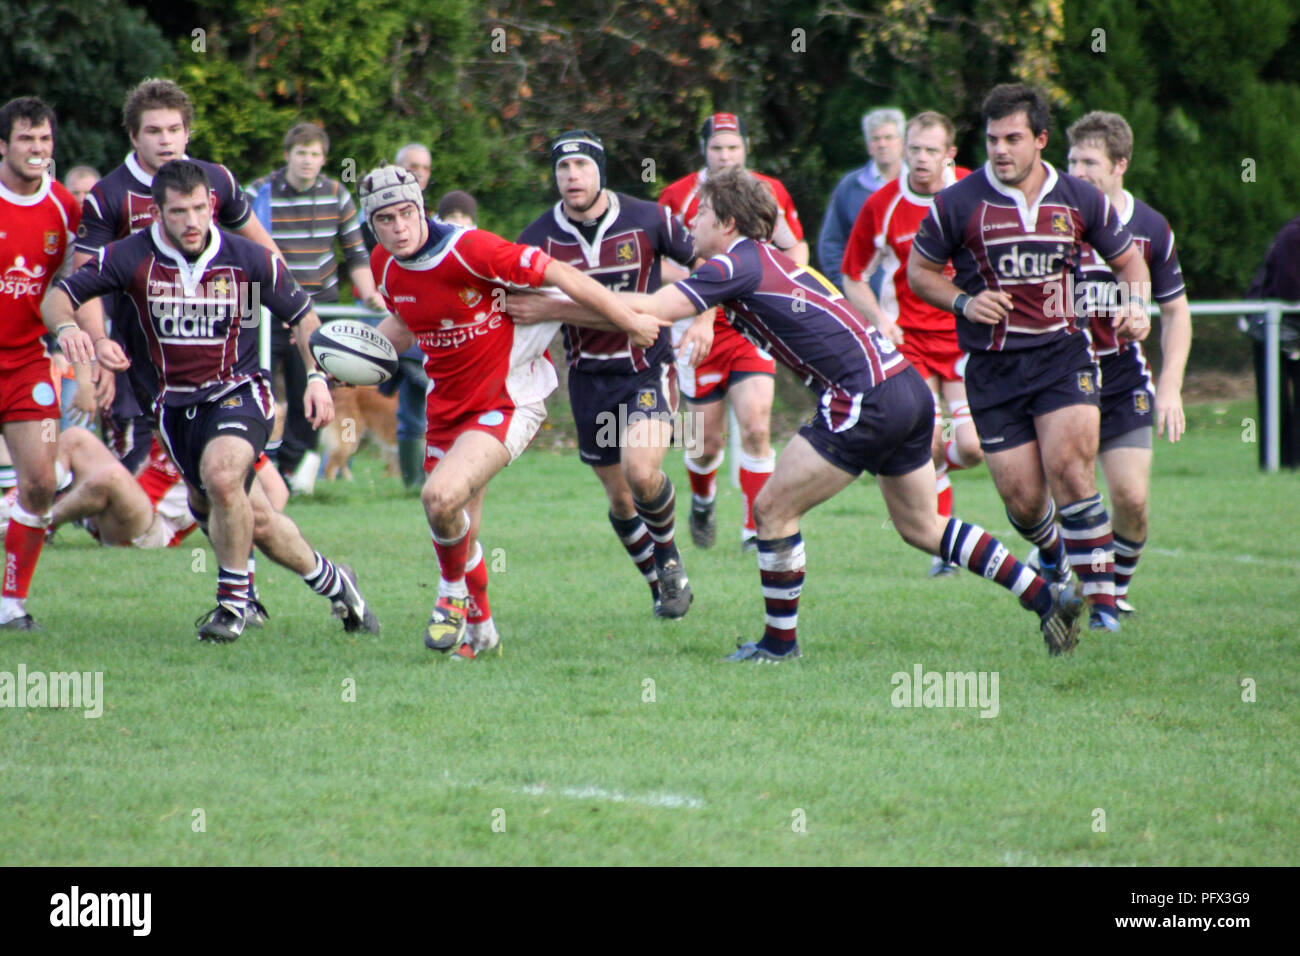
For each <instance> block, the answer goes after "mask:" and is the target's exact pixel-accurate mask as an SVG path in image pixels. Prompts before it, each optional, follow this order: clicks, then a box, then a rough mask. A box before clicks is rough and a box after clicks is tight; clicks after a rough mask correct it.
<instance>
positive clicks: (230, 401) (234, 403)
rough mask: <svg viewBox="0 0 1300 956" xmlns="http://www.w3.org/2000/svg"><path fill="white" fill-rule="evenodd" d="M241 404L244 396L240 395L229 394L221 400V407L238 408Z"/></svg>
mask: <svg viewBox="0 0 1300 956" xmlns="http://www.w3.org/2000/svg"><path fill="white" fill-rule="evenodd" d="M243 404H244V398H243V396H242V395H231V396H230V397H229V398H223V399H222V400H221V407H222V408H239V407H240V406H242V405H243Z"/></svg>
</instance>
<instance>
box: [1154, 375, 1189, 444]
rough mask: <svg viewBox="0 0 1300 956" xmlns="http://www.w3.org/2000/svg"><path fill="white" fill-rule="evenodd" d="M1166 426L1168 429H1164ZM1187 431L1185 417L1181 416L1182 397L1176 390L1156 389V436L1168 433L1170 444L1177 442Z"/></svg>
mask: <svg viewBox="0 0 1300 956" xmlns="http://www.w3.org/2000/svg"><path fill="white" fill-rule="evenodd" d="M1166 426H1168V428H1166ZM1185 431H1187V416H1186V415H1184V414H1183V396H1182V395H1181V394H1179V390H1178V389H1176V388H1169V389H1165V388H1160V387H1157V388H1156V435H1161V434H1164V433H1166V432H1167V433H1168V435H1169V440H1170V441H1171V442H1174V441H1178V439H1180V438H1182V437H1183V433H1184V432H1185Z"/></svg>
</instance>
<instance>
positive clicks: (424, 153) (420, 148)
mask: <svg viewBox="0 0 1300 956" xmlns="http://www.w3.org/2000/svg"><path fill="white" fill-rule="evenodd" d="M394 161H395V162H396V163H397V165H398V166H401V167H402V168H403V169H405V170H406V171H407V172H408V173H412V174H413V175H414V176H415V181H416V183H418V184H419V186H420V192H424V191H425V190H426V189H428V188H429V180H430V178H431V177H432V176H433V154H432V153H430V152H429V147H428V146H425V145H424V144H423V143H407V144H406V145H405V146H403V147H402V148H401V149H399V150H398V151H397V156H396V158H395V160H394Z"/></svg>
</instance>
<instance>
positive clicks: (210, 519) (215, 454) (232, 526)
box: [190, 435, 253, 644]
mask: <svg viewBox="0 0 1300 956" xmlns="http://www.w3.org/2000/svg"><path fill="white" fill-rule="evenodd" d="M252 468H253V446H252V445H250V444H249V443H248V442H246V441H244V439H242V438H236V437H234V436H233V435H221V436H219V437H217V438H215V439H213V440H212V441H210V442H209V443H208V444H207V445H206V446H205V447H204V449H203V454H202V456H201V457H200V459H199V475H200V478H201V480H202V482H203V489H204V490H203V491H199V490H198V489H197V488H193V487H191V488H190V507H191V510H192V511H194V513H195V514H196V515H198V514H203V515H205V516H206V518H207V526H206V528H205V530H206V531H207V534H208V539H209V540H210V541H211V542H212V550H213V551H215V552H216V555H217V565H218V568H217V606H216V607H215V608H213V609H212V611H210V612H209V613H208V614H207V615H205V616H204V617H202V618H200V619H199V620H198V621H197V622H196V624H197V625H198V628H199V640H201V641H212V642H214V643H220V644H224V643H228V642H230V641H234V640H237V639H238V638H239V635H240V634H242V633H243V631H244V615H245V614H246V613H247V610H248V553H249V551H250V550H252V547H253V506H252V503H251V502H250V501H249V500H248V492H247V491H246V490H245V487H246V485H245V482H246V480H247V477H248V475H249V473H250V472H251V471H252Z"/></svg>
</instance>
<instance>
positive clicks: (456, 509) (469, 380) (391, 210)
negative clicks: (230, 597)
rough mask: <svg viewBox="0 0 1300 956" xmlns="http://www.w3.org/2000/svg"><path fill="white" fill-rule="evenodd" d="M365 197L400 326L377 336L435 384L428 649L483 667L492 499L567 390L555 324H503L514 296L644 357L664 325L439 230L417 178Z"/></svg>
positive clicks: (533, 260) (394, 320)
mask: <svg viewBox="0 0 1300 956" xmlns="http://www.w3.org/2000/svg"><path fill="white" fill-rule="evenodd" d="M359 194H360V197H361V212H362V216H363V217H364V218H365V220H366V222H368V223H370V226H371V228H372V229H373V230H374V233H375V237H376V238H377V239H378V240H379V245H378V246H376V247H375V249H374V251H373V252H372V253H371V258H370V268H371V270H372V271H373V272H374V277H375V284H376V285H377V286H378V287H379V291H380V293H381V294H382V295H383V297H384V300H385V301H386V302H387V304H388V307H389V309H391V310H392V313H393V314H392V315H389V316H388V317H387V318H385V319H384V320H383V322H381V323H380V324H379V331H380V333H382V334H383V335H385V336H386V337H387V338H388V339H389V340H390V341H391V342H392V343H393V346H394V348H396V349H397V351H398V353H399V354H400V353H401V352H404V351H405V350H406V349H408V348H410V346H411V344H412V343H418V344H419V346H420V348H421V349H423V350H424V354H425V365H424V368H425V372H426V373H427V374H428V376H429V380H430V382H431V383H433V384H432V386H431V387H430V389H429V393H428V400H427V405H426V409H425V410H426V420H427V422H428V426H427V427H428V431H427V433H426V447H425V461H424V468H425V471H426V472H428V474H429V477H428V478H427V479H426V480H425V483H424V488H423V489H422V490H421V492H420V499H421V502H422V504H423V505H424V511H425V515H426V517H427V518H428V521H429V528H430V530H431V531H432V533H433V547H434V550H435V552H436V553H437V556H438V567H439V570H440V573H441V578H440V580H439V583H438V601H437V604H436V605H435V607H434V609H433V613H432V614H431V615H430V617H429V624H428V626H427V627H426V628H425V633H424V643H425V646H426V647H428V648H429V649H430V650H436V651H444V652H445V651H448V650H451V649H453V648H455V656H456V657H462V658H467V659H469V658H474V657H476V656H478V655H479V654H481V653H483V652H485V651H488V650H491V649H492V648H495V647H498V646H499V641H500V638H499V635H498V634H497V631H496V626H495V624H494V623H493V622H492V617H491V609H490V607H489V604H488V599H487V565H486V564H485V563H484V562H483V550H482V548H481V547H480V546H479V544H478V529H479V525H480V523H481V520H482V511H483V496H484V494H485V492H486V490H487V484H488V482H489V481H490V480H491V479H492V476H493V475H495V474H496V473H497V472H499V471H500V470H501V469H502V468H504V467H506V466H507V465H508V464H510V463H511V462H512V461H514V460H515V459H516V458H518V457H519V456H520V455H521V454H522V453H523V451H524V449H525V448H526V447H527V446H528V443H529V442H530V441H531V440H532V438H533V436H534V435H535V434H536V433H537V429H538V428H539V427H541V424H542V421H543V420H544V419H545V418H546V406H545V404H544V403H543V400H544V399H545V398H546V396H547V395H549V394H550V393H551V392H552V391H553V390H554V389H555V386H556V384H557V381H556V376H555V369H554V367H553V366H552V365H551V363H550V361H549V360H548V359H547V358H546V357H545V356H544V354H543V353H544V351H545V349H546V345H547V343H548V342H550V340H551V337H552V336H553V335H554V334H555V332H556V329H557V328H558V326H557V324H556V323H545V324H541V325H533V326H528V327H524V326H519V327H516V325H515V323H514V322H513V321H512V320H511V318H510V316H509V314H508V313H507V312H505V311H503V307H504V304H505V297H506V292H507V291H508V290H509V289H522V288H537V287H540V286H542V285H553V286H556V287H558V288H559V289H560V291H562V292H564V293H565V294H567V295H568V296H569V297H570V298H571V299H573V300H574V301H576V302H578V303H579V304H581V305H583V306H585V307H586V308H588V309H590V310H593V311H594V312H596V313H599V314H600V315H601V316H602V317H603V318H602V319H600V320H599V321H600V322H601V323H603V324H607V325H609V327H617V328H621V329H624V330H625V331H627V332H628V333H629V334H630V336H631V340H632V343H631V344H632V345H635V346H636V347H638V348H640V349H646V348H648V347H649V346H650V345H651V344H652V343H653V342H654V341H655V340H656V339H657V338H658V336H659V329H660V326H661V323H659V322H658V321H657V320H655V319H654V318H652V317H651V316H643V315H637V314H636V313H634V312H633V311H632V310H631V309H630V308H628V307H627V306H626V305H624V304H623V303H622V302H621V301H620V300H619V299H618V297H617V296H616V295H614V293H612V292H610V291H609V290H608V289H606V288H605V287H604V286H602V285H600V284H599V283H598V282H596V281H595V280H594V279H590V278H588V277H587V276H585V275H583V274H582V273H581V272H579V271H578V270H576V269H574V268H573V267H572V266H569V265H566V264H565V263H563V262H560V261H558V260H555V259H552V258H551V257H550V256H549V255H547V254H546V253H545V252H542V250H540V249H538V248H536V247H535V246H523V245H516V244H515V243H512V242H507V241H506V240H505V239H502V238H501V237H500V236H495V235H493V234H492V233H490V232H485V231H483V230H481V229H464V228H460V227H457V226H452V225H449V224H447V223H444V222H439V221H438V220H436V219H430V218H428V217H427V216H426V215H425V210H424V196H423V193H422V192H421V190H420V187H419V184H418V183H417V182H416V179H415V176H414V175H412V174H411V173H409V172H407V171H406V170H404V169H402V168H401V167H398V166H383V167H381V168H379V169H376V170H374V171H373V172H371V173H370V174H369V175H367V176H366V177H365V179H364V180H363V181H362V183H361V187H360V189H359ZM583 321H586V318H585V317H583ZM592 321H595V320H594V319H593V320H592ZM471 601H472V603H473V607H471ZM471 614H472V615H473V616H474V618H475V620H474V626H473V629H472V630H471V629H470V625H469V618H470V615H471Z"/></svg>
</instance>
